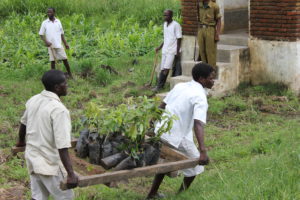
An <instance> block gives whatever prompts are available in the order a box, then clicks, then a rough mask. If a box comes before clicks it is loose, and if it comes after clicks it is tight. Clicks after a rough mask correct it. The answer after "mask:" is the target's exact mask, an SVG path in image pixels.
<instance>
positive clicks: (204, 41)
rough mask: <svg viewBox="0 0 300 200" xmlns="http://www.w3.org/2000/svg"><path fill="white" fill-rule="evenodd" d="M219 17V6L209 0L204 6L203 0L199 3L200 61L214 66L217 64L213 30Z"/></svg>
mask: <svg viewBox="0 0 300 200" xmlns="http://www.w3.org/2000/svg"><path fill="white" fill-rule="evenodd" d="M220 18H221V15H220V8H219V6H218V5H217V4H216V3H215V2H213V1H209V3H208V5H207V6H206V7H205V6H204V4H203V2H200V4H199V24H200V25H199V30H198V44H199V54H200V58H201V61H203V62H206V63H208V64H210V65H211V66H213V67H215V66H216V65H217V43H216V42H215V31H216V24H217V21H218V19H220Z"/></svg>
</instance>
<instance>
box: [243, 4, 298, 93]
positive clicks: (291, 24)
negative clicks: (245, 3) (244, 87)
mask: <svg viewBox="0 0 300 200" xmlns="http://www.w3.org/2000/svg"><path fill="white" fill-rule="evenodd" d="M299 10H300V0H276V1H274V0H250V35H251V39H250V41H249V48H250V55H251V56H250V57H251V61H250V68H251V81H252V83H253V84H260V83H269V82H271V83H274V82H280V83H284V84H286V85H288V86H289V87H290V88H291V89H292V90H293V91H294V92H296V93H297V94H300V26H299V23H300V11H299Z"/></svg>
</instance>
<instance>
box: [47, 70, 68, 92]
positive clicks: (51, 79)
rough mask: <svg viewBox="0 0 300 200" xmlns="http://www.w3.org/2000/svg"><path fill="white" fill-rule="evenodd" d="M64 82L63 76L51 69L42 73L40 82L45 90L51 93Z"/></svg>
mask: <svg viewBox="0 0 300 200" xmlns="http://www.w3.org/2000/svg"><path fill="white" fill-rule="evenodd" d="M65 81H66V77H65V74H64V73H63V72H62V71H60V70H56V69H51V70H49V71H47V72H45V73H44V75H43V77H42V82H43V85H44V87H45V89H46V90H48V91H53V89H54V87H55V85H58V84H61V83H63V82H65Z"/></svg>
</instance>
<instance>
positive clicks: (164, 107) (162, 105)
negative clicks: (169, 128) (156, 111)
mask: <svg viewBox="0 0 300 200" xmlns="http://www.w3.org/2000/svg"><path fill="white" fill-rule="evenodd" d="M166 105H167V104H166V103H165V102H161V104H160V105H159V108H161V109H163V110H164V109H166Z"/></svg>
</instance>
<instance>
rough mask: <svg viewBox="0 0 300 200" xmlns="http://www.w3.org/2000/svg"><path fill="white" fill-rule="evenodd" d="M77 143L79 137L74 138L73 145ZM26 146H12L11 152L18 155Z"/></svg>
mask: <svg viewBox="0 0 300 200" xmlns="http://www.w3.org/2000/svg"><path fill="white" fill-rule="evenodd" d="M76 144H77V139H72V141H71V145H72V147H75V146H76ZM25 147H26V146H25ZM25 147H12V148H11V152H12V154H13V155H16V154H17V153H19V152H24V151H25Z"/></svg>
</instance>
